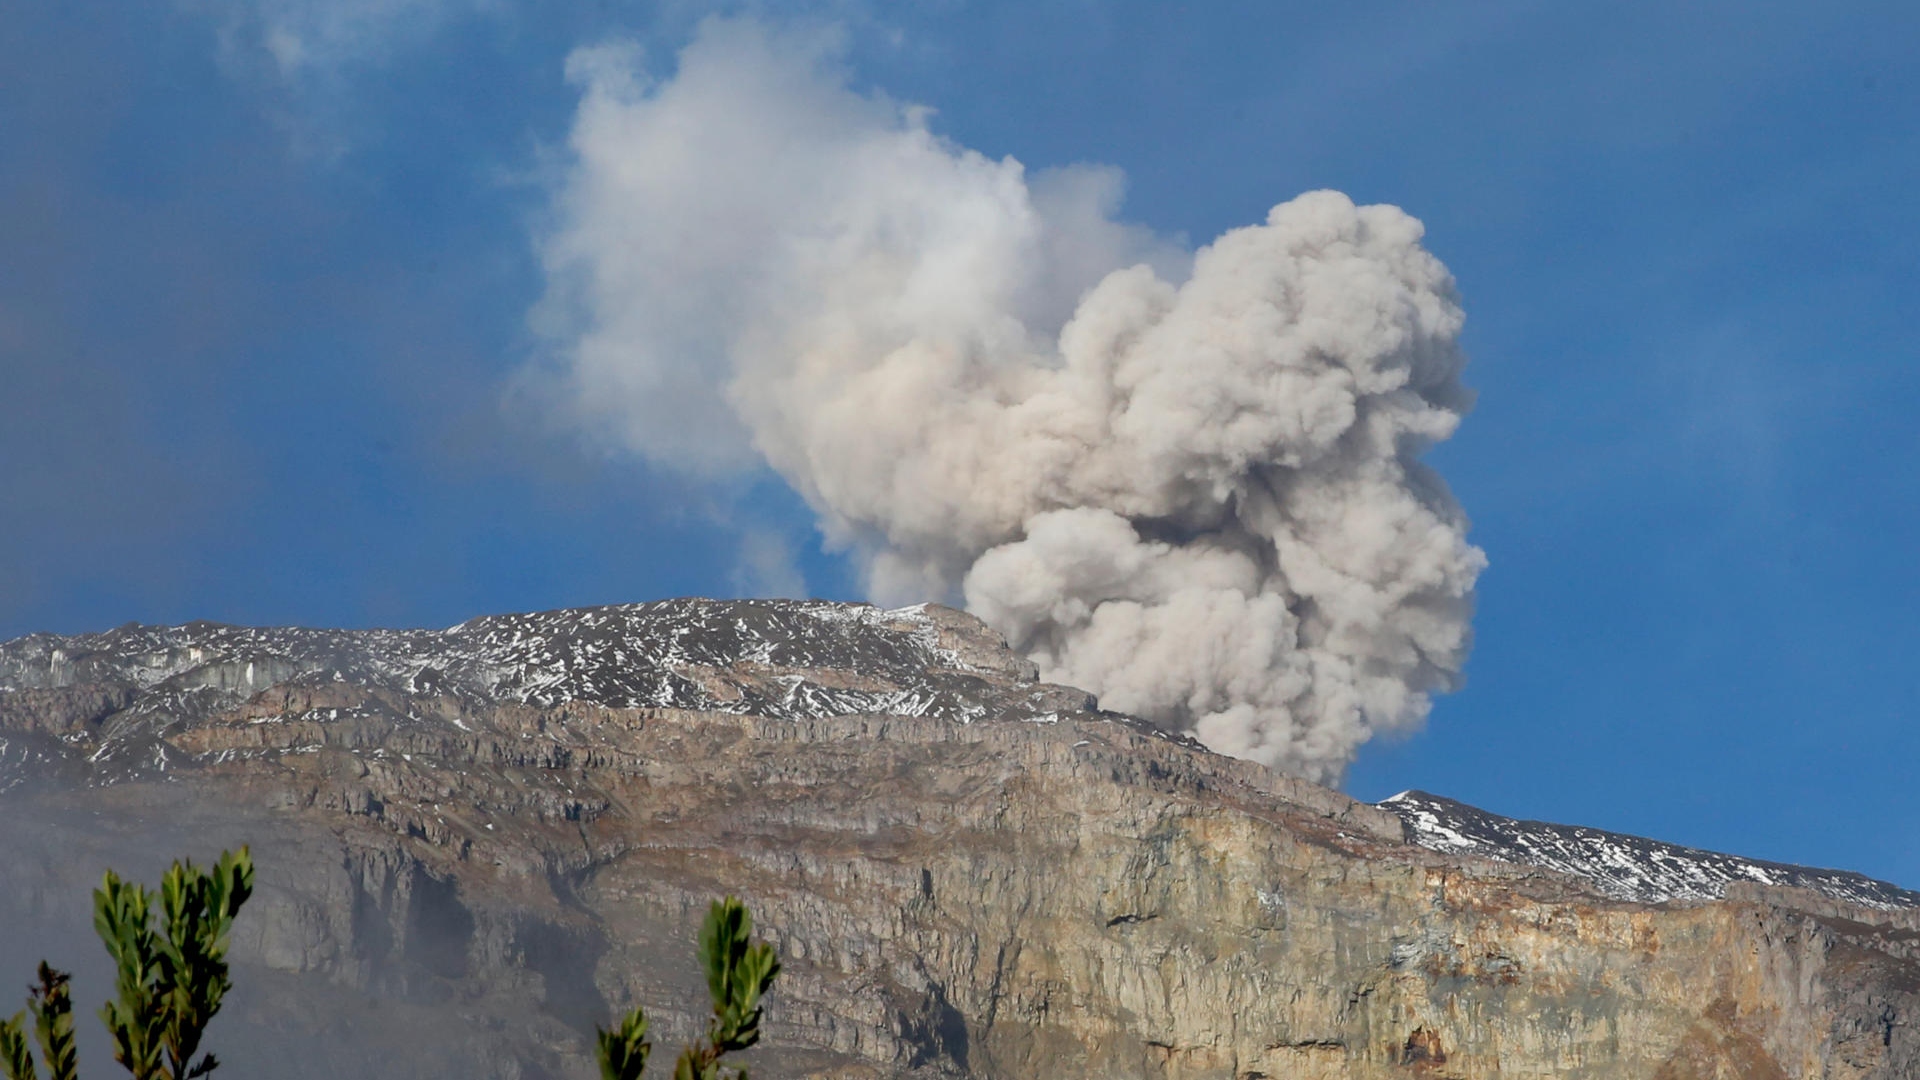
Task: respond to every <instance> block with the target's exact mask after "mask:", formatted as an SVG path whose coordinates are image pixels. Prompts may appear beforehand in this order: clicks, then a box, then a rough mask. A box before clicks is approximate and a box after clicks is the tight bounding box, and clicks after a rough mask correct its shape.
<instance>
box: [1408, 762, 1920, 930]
mask: <svg viewBox="0 0 1920 1080" xmlns="http://www.w3.org/2000/svg"><path fill="white" fill-rule="evenodd" d="M1376 805H1378V806H1379V807H1380V808H1381V809H1383V810H1391V811H1392V812H1393V813H1395V814H1398V815H1399V816H1400V819H1401V820H1402V821H1404V822H1406V823H1407V826H1408V828H1409V830H1410V832H1411V835H1412V838H1413V840H1414V842H1415V843H1417V844H1419V845H1420V846H1421V847H1425V848H1431V849H1432V850H1434V851H1444V852H1448V853H1451V854H1464V855H1480V856H1485V857H1487V858H1493V859H1500V860H1503V861H1506V862H1512V863H1521V864H1523V865H1527V866H1540V867H1545V868H1547V869H1550V870H1558V871H1561V872H1563V873H1568V874H1575V875H1578V876H1580V877H1584V878H1587V879H1589V880H1591V881H1593V882H1594V883H1595V884H1597V885H1598V886H1599V887H1600V889H1601V890H1602V891H1604V892H1605V893H1606V894H1607V895H1609V896H1613V897H1617V898H1619V899H1622V900H1634V901H1639V902H1641V903H1661V902H1663V901H1667V900H1714V899H1718V898H1720V897H1721V896H1724V895H1725V894H1726V891H1727V886H1728V884H1730V883H1732V882H1736V881H1752V882H1758V883H1760V884H1763V885H1785V886H1792V887H1794V888H1801V889H1811V890H1813V891H1815V892H1819V893H1824V894H1825V895H1827V896H1830V897H1832V898H1834V899H1836V900H1842V901H1845V902H1847V903H1852V904H1860V905H1863V906H1866V907H1871V908H1879V909H1881V910H1891V909H1895V908H1915V907H1920V893H1916V892H1911V891H1909V890H1906V889H1902V888H1900V887H1899V886H1897V885H1890V884H1888V883H1887V882H1884V881H1876V880H1874V879H1873V878H1870V877H1866V876H1864V875H1861V874H1855V873H1850V872H1848V871H1845V870H1816V869H1811V868H1809V867H1805V866H1788V865H1786V864H1784V863H1773V862H1762V861H1760V860H1758V859H1743V858H1740V857H1739V856H1737V855H1722V854H1720V853H1718V852H1713V851H1702V850H1700V849H1698V848H1689V847H1681V846H1679V845H1677V844H1665V843H1661V842H1660V841H1658V840H1648V839H1645V838H1643V837H1638V836H1628V835H1626V834H1624V833H1613V832H1605V831H1602V830H1600V829H1587V828H1581V827H1580V826H1577V825H1553V824H1550V823H1548V822H1544V821H1519V820H1516V819H1514V818H1509V817H1501V816H1500V815H1499V814H1490V813H1488V812H1486V811H1485V810H1481V809H1478V808H1476V807H1472V806H1468V805H1467V804H1466V803H1463V802H1456V801H1455V800H1453V799H1447V798H1442V797H1441V796H1438V795H1429V794H1427V793H1426V792H1424V791H1403V792H1401V793H1400V794H1398V795H1395V796H1393V797H1392V798H1390V799H1385V800H1383V801H1381V802H1379V803H1378V804H1376Z"/></svg>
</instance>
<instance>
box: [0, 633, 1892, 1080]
mask: <svg viewBox="0 0 1920 1080" xmlns="http://www.w3.org/2000/svg"><path fill="white" fill-rule="evenodd" d="M0 740H3V744H0V787H6V788H7V789H8V790H7V791H6V793H5V794H4V795H0V845H4V848H5V851H4V854H5V855H6V856H7V857H8V860H9V861H8V863H7V865H8V866H9V867H10V872H9V874H8V875H7V877H6V880H5V884H4V885H0V916H4V917H5V918H6V920H7V921H6V923H5V925H6V926H7V927H8V933H7V935H6V937H7V938H8V940H7V941H6V942H5V943H4V948H0V954H4V955H0V962H5V963H9V964H13V965H14V969H15V970H17V971H18V972H19V973H20V974H19V977H20V978H21V979H23V980H24V978H25V977H26V971H27V969H26V967H24V966H23V965H24V964H25V963H26V962H27V957H28V955H30V954H31V955H33V956H37V955H40V954H46V953H57V954H59V955H54V956H52V957H51V958H53V959H55V960H56V961H64V962H66V963H69V964H73V965H74V966H77V967H79V968H80V976H81V977H80V991H79V992H80V994H81V996H82V998H83V1000H85V999H86V998H88V997H95V996H101V995H103V994H104V992H105V991H104V987H105V985H106V983H105V977H104V973H102V972H100V971H98V970H97V965H96V968H95V969H94V970H90V969H89V968H88V967H87V964H88V963H92V961H89V960H87V956H89V955H90V952H89V950H91V951H97V947H92V946H89V945H88V943H87V942H86V941H85V918H84V916H85V905H86V889H87V887H88V885H89V884H90V882H91V880H92V879H93V878H94V877H95V876H97V874H98V872H99V869H100V867H101V866H102V865H107V864H111V865H116V866H119V867H121V868H123V869H126V870H131V871H133V872H136V873H146V874H148V875H149V876H151V874H152V873H153V872H154V871H156V870H157V868H158V866H159V864H160V862H161V861H162V860H163V858H164V857H166V856H169V855H171V854H175V853H188V854H195V855H198V856H200V857H202V858H204V857H207V856H210V855H212V854H213V853H215V852H216V851H217V850H218V849H219V847H221V846H224V845H229V844H232V843H237V842H240V841H242V840H250V841H251V842H252V843H253V844H254V847H255V851H256V853H257V855H258V857H259V859H260V863H261V889H260V893H259V896H258V898H257V899H256V900H255V901H254V902H253V904H252V905H251V906H250V907H249V908H248V909H247V911H246V912H245V914H244V915H243V918H242V922H241V927H240V931H239V932H240V935H241V940H240V941H239V943H238V948H239V952H240V954H241V957H242V961H243V966H242V968H241V970H240V971H239V972H238V973H237V976H236V981H237V982H238V983H239V984H240V989H239V990H238V991H236V998H235V1005H234V1006H232V1007H231V1010H230V1011H231V1013H232V1015H231V1016H230V1017H223V1019H222V1024H224V1025H226V1026H225V1027H224V1029H217V1030H216V1033H215V1034H216V1035H217V1036H220V1037H221V1038H224V1039H226V1040H227V1042H226V1043H224V1044H219V1045H220V1047H221V1048H222V1049H223V1053H222V1056H223V1057H226V1058H228V1060H229V1061H231V1062H233V1064H232V1065H231V1066H230V1067H232V1068H235V1069H236V1070H241V1071H257V1072H262V1073H272V1074H274V1075H280V1076H308V1075H312V1076H320V1075H326V1074H337V1073H341V1072H352V1073H354V1074H356V1075H370V1076H395V1077H400V1076H421V1077H427V1076H453V1075H461V1076H483V1077H502V1078H505V1077H534V1076H554V1077H561V1076H568V1077H571V1076H586V1075H589V1073H590V1067H589V1061H588V1058H587V1056H586V1055H587V1047H588V1037H589V1036H590V1033H591V1029H592V1025H593V1024H594V1023H596V1022H604V1021H605V1019H606V1018H607V1017H609V1016H610V1015H612V1013H613V1012H614V1011H615V1010H616V1009H620V1008H624V1007H625V1006H626V1005H628V1004H629V1003H633V1002H638V1003H641V1004H644V1005H645V1006H647V1008H648V1009H649V1010H650V1011H651V1012H653V1013H654V1015H655V1016H656V1030H657V1031H658V1032H659V1039H660V1041H661V1042H662V1043H663V1044H664V1045H667V1046H671V1045H673V1043H674V1042H675V1040H677V1039H680V1038H684V1037H687V1036H689V1035H691V1034H692V1033H693V1032H694V1031H696V1030H697V1028H698V1025H699V1024H700V1023H701V1022H702V1018H701V1015H700V1012H701V1009H700V1006H699V1002H700V1001H701V1000H702V992H701V991H702V988H701V986H700V983H699V980H698V977H697V976H696V974H695V973H694V970H693V965H692V955H691V954H692V948H691V940H692V930H693V927H694V926H695V925H696V924H697V923H698V920H699V918H700V916H701V914H702V913H703V911H704V908H705V905H706V903H707V902H708V901H709V900H710V899H711V898H712V897H714V896H715V895H717V894H720V893H723V892H735V893H738V894H740V895H742V896H743V897H745V898H746V899H747V900H748V902H749V903H750V904H751V906H752V909H753V910H754V912H755V913H756V915H757V916H758V918H759V921H760V924H761V928H762V930H763V931H764V933H765V934H766V935H767V936H768V937H769V938H770V940H772V941H773V942H774V944H775V945H776V947H777V948H778V949H779V952H780V955H781V957H782V958H783V961H784V963H785V965H786V970H785V973H784V974H783V975H782V977H781V979H780V982H779V984H778V987H777V991H776V995H775V999H774V1003H773V1008H772V1012H771V1017H770V1024H769V1026H768V1030H767V1040H766V1046H765V1047H764V1048H762V1049H761V1050H758V1051H755V1060H754V1071H755V1073H756V1075H760V1076H765V1077H802V1076H820V1077H825V1076H839V1077H874V1078H879V1077H936V1076H946V1077H963V1076H964V1077H1041V1076H1046V1077H1102V1078H1105V1077H1155V1078H1159V1077H1167V1078H1175V1077H1177V1078H1202V1077H1205V1078H1214V1077H1218V1078H1237V1080H1252V1078H1257V1077H1268V1078H1282V1077H1287V1078H1293V1077H1303V1078H1314V1077H1325V1078H1333V1077H1342V1078H1346V1077H1352V1078H1375V1077H1380V1078H1385V1077H1432V1078H1439V1077H1458V1078H1481V1077H1524V1076H1538V1077H1548V1076H1551V1077H1572V1078H1602V1077H1606V1078H1614V1077H1619V1078H1628V1077H1646V1078H1658V1080H1693V1078H1701V1080H1704V1078H1708V1077H1749V1078H1773V1077H1780V1078H1796V1080H1798V1078H1812V1077H1823V1078H1826V1077H1832V1078H1839V1077H1847V1078H1865V1077H1874V1078H1895V1077H1913V1076H1920V1032H1917V1031H1916V1028H1915V1026H1914V1025H1913V1024H1912V1022H1911V1021H1912V1019H1913V1018H1914V1017H1915V1016H1916V1015H1920V916H1916V915H1915V913H1914V912H1913V911H1912V910H1902V909H1900V905H1899V904H1897V903H1893V904H1886V905H1882V906H1881V907H1872V906H1868V905H1866V904H1863V903H1857V902H1851V901H1849V900H1848V899H1846V898H1836V897H1834V896H1829V895H1824V894H1819V893H1814V892H1809V891H1806V890H1798V889H1794V888H1791V887H1785V886H1773V885H1767V884H1763V883H1757V882H1752V881H1741V882H1735V883H1733V884H1731V885H1728V886H1725V887H1724V889H1723V893H1724V895H1722V896H1720V897H1719V898H1717V899H1677V900H1673V901H1669V902H1666V903H1657V904H1655V903H1645V902H1639V901H1634V900H1630V899H1623V898H1621V897H1620V896H1618V895H1610V894H1609V890H1608V889H1607V888H1605V887H1604V883H1596V882H1595V881H1592V880H1588V879H1586V878H1584V877H1581V876H1577V875H1573V874H1568V873H1564V872H1560V871H1556V870H1553V869H1547V868H1543V867H1538V866H1527V865H1523V864H1520V863H1515V862H1511V861H1504V860H1502V859H1496V858H1489V857H1486V854H1485V853H1484V852H1483V853H1480V854H1476V853H1473V852H1450V851H1436V850H1432V849H1430V848H1428V847H1423V846H1420V845H1419V844H1416V843H1412V842H1410V837H1409V833H1408V828H1407V826H1406V824H1405V823H1404V822H1403V821H1402V818H1401V816H1399V815H1397V814H1395V813H1394V812H1392V810H1391V809H1390V808H1389V809H1382V808H1379V807H1373V806H1368V805H1366V804H1362V803H1357V802H1354V801H1352V800H1350V799H1347V798H1345V797H1344V796H1341V795H1340V794H1338V793H1336V792H1333V791H1329V790H1327V789H1324V788H1319V787H1316V786H1314V785H1310V784H1306V783H1303V782H1300V781H1296V780H1291V779H1288V778H1286V777H1282V776H1278V775H1276V774H1273V773H1271V772H1269V771H1267V770H1265V769H1263V768H1261V767H1259V766H1256V765H1252V764H1249V763H1246V762H1241V761H1237V760H1233V759H1228V758H1222V757H1219V756H1216V755H1212V754H1209V753H1207V752H1205V751H1204V750H1202V749H1200V748H1198V747H1196V746H1194V745H1191V744H1189V743H1186V742H1184V741H1182V740H1178V739H1173V738H1169V737H1167V736H1165V735H1163V734H1160V733H1158V732H1155V731H1153V730H1152V729H1150V728H1148V727H1145V726H1144V725H1141V724H1139V723H1137V722H1134V721H1131V720H1129V719H1128V718H1125V717H1121V716H1116V715H1113V714H1108V713H1103V712H1100V711H1099V710H1098V709H1097V708H1096V707H1095V705H1094V703H1093V702H1092V701H1091V700H1090V699H1089V698H1088V696H1087V695H1086V694H1084V693H1082V692H1079V691H1075V690H1072V689H1070V688H1065V687H1057V686H1048V685H1045V684H1040V683H1037V682H1036V681H1035V680H1034V675H1033V671H1032V669H1031V667H1030V666H1028V665H1026V664H1025V663H1024V662H1023V661H1021V660H1020V659H1019V658H1017V657H1014V656H1012V655H1011V654H1009V653H1008V652H1007V651H1006V650H1005V648H1004V646H1002V645H1001V643H1000V642H999V641H998V639H997V638H995V637H994V636H993V635H992V634H991V633H990V632H989V631H987V630H986V629H985V628H984V627H982V626H981V625H979V624H978V623H976V622H974V621H973V620H971V619H970V618H968V617H967V616H964V615H961V614H959V613H956V612H951V611H947V610H944V609H939V608H925V609H912V610H907V611H895V612H885V611H879V610H877V609H873V608H867V607H860V606H854V605H829V604H798V603H774V602H766V603H756V602H737V603H720V602H710V601H676V602H669V603H663V604H655V605H638V606H632V607H623V608H607V609H593V610H590V611H576V612H559V613H549V614H545V615H538V616H512V617H501V618H497V619H483V620H475V621H473V622H471V623H467V624H462V626H460V627H455V628H453V629H451V630H447V631H433V632H428V631H419V632H404V633H403V632H365V633H349V632H319V631H296V630H244V629H236V628H230V627H217V626H210V625H204V624H200V625H194V626H188V627H178V628H150V627H126V628H122V629H120V630H117V631H112V632H109V633H107V634H101V635H90V636H85V637H78V638H54V637H49V636H37V637H33V638H26V639H21V640H19V641H15V642H12V643H8V644H7V645H5V646H0ZM1614 892H1615V893H1617V892H1618V890H1614ZM1896 892H1897V891H1896ZM0 1004H3V1003H0ZM229 1047H230V1048H229ZM83 1049H85V1048H84V1047H83ZM96 1056H98V1055H96Z"/></svg>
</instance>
